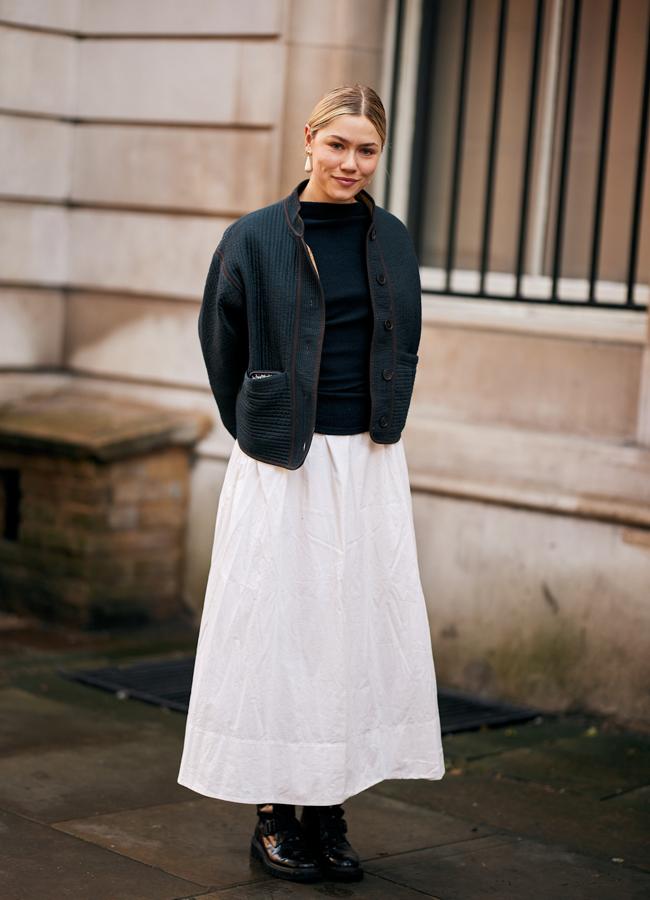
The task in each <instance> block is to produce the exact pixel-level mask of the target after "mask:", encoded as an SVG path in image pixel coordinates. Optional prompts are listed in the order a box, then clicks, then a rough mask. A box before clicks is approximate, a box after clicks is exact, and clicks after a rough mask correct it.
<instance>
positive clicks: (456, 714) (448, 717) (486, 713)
mask: <svg viewBox="0 0 650 900" xmlns="http://www.w3.org/2000/svg"><path fill="white" fill-rule="evenodd" d="M193 672H194V657H192V656H190V657H184V658H183V659H174V660H163V661H157V662H145V663H136V664H135V665H131V666H107V667H104V668H100V669H60V670H59V675H62V676H63V677H64V678H68V679H70V680H72V681H80V682H82V684H87V685H90V686H92V687H96V688H101V689H102V690H105V691H111V692H112V693H114V694H119V695H120V696H121V697H129V698H133V699H134V700H143V701H145V702H146V703H153V704H155V705H156V706H163V707H166V708H167V709H173V710H178V711H179V712H184V713H186V712H187V708H188V704H189V699H190V690H191V687H192V674H193ZM438 707H439V710H440V723H441V730H442V733H443V734H451V733H452V732H459V731H471V730H472V729H475V728H481V727H482V726H484V725H507V724H510V723H512V722H525V721H528V720H529V719H534V718H536V717H537V716H538V715H540V712H539V710H535V709H531V708H529V707H521V706H512V705H510V704H508V703H500V702H497V701H490V700H484V699H482V698H479V697H471V696H469V695H468V694H464V693H461V692H459V691H454V690H448V689H444V688H439V689H438Z"/></svg>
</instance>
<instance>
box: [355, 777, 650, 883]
mask: <svg viewBox="0 0 650 900" xmlns="http://www.w3.org/2000/svg"><path fill="white" fill-rule="evenodd" d="M373 790H376V791H378V792H379V793H382V794H384V796H389V797H394V798H396V799H399V800H402V801H403V802H405V803H412V804H413V805H414V806H423V807H426V808H427V809H432V810H435V811H438V812H444V813H447V815H450V816H453V817H454V818H460V819H466V820H468V821H470V822H471V823H472V824H475V825H483V826H487V827H488V828H493V829H497V830H499V831H501V830H503V831H509V832H512V833H517V834H520V835H523V836H526V837H530V838H533V839H536V840H540V841H549V842H552V843H556V844H562V845H564V846H566V847H567V849H569V850H574V851H576V852H586V853H593V854H594V855H596V856H602V857H604V858H605V859H610V858H611V857H623V858H625V859H626V860H628V861H629V862H630V863H633V864H634V865H637V866H639V867H641V868H645V869H647V870H648V871H650V827H649V820H648V815H647V813H646V812H645V810H639V809H635V808H628V807H624V806H623V805H622V804H616V805H615V804H613V803H612V801H598V800H591V799H590V798H588V797H579V798H576V797H575V796H574V795H571V794H568V793H566V792H564V793H560V792H559V791H558V790H556V789H555V788H551V787H548V786H545V785H537V784H530V783H527V782H518V781H510V780H508V779H505V778H497V777H496V776H495V777H491V776H481V775H472V774H463V775H456V776H455V775H452V774H449V773H448V774H446V775H445V777H444V778H443V779H442V780H441V781H439V782H428V781H424V780H420V779H414V780H413V781H410V780H408V781H405V780H401V781H400V780H394V779H390V780H386V781H383V782H381V784H379V785H377V786H376V787H374V788H373Z"/></svg>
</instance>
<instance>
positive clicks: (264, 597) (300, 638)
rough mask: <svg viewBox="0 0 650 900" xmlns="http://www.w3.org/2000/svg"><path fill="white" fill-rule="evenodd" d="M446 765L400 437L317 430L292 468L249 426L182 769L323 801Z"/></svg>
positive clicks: (238, 788) (189, 778) (187, 781)
mask: <svg viewBox="0 0 650 900" xmlns="http://www.w3.org/2000/svg"><path fill="white" fill-rule="evenodd" d="M444 772H445V768H444V758H443V751H442V742H441V734H440V719H439V713H438V701H437V692H436V675H435V670H434V661H433V655H432V645H431V637H430V632H429V623H428V618H427V611H426V605H425V599H424V594H423V591H422V585H421V581H420V575H419V569H418V559H417V552H416V543H415V530H414V524H413V512H412V506H411V493H410V484H409V477H408V470H407V464H406V457H405V453H404V445H403V443H402V440H401V439H400V440H399V441H397V443H393V444H378V443H375V442H374V441H373V440H372V439H371V437H370V434H369V432H367V431H366V432H362V433H358V434H342V435H338V434H321V433H319V432H315V433H314V435H313V439H312V444H311V446H310V449H309V453H308V455H307V458H306V460H305V462H304V463H303V465H302V466H300V467H299V468H298V469H293V470H292V469H286V468H284V467H282V466H277V465H272V464H270V463H265V462H261V461H260V460H257V459H254V458H252V457H250V456H248V455H247V454H246V453H244V451H242V449H241V448H240V446H239V444H238V443H237V441H235V443H234V445H233V449H232V453H231V456H230V459H229V461H228V466H227V469H226V474H225V478H224V482H223V486H222V489H221V494H220V496H219V503H218V508H217V516H216V525H215V532H214V542H213V550H212V561H211V567H210V573H209V578H208V584H207V590H206V594H205V602H204V606H203V613H202V618H201V625H200V630H199V636H198V642H197V649H196V662H195V667H194V675H193V681H192V691H191V696H190V702H189V710H188V715H187V724H186V728H185V739H184V745H183V752H182V759H181V763H180V771H179V774H178V783H179V784H182V785H184V786H186V787H188V788H190V789H191V790H193V791H196V792H198V793H200V794H204V795H206V796H209V797H218V798H220V799H223V800H231V801H234V802H239V803H294V804H300V805H318V806H322V805H331V804H335V803H342V802H343V801H344V800H346V799H347V798H348V797H350V796H352V795H354V794H356V793H358V792H359V791H362V790H364V789H365V788H368V787H370V786H371V785H373V784H376V783H377V782H379V781H382V780H384V779H387V778H427V779H439V778H442V777H443V775H444Z"/></svg>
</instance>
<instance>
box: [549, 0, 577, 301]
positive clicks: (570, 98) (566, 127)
mask: <svg viewBox="0 0 650 900" xmlns="http://www.w3.org/2000/svg"><path fill="white" fill-rule="evenodd" d="M581 6H582V4H581V0H574V4H573V19H572V23H571V45H570V47H569V60H568V67H569V68H568V74H567V89H566V100H565V106H564V122H563V135H562V163H561V168H560V178H559V182H558V189H557V212H556V223H555V246H554V248H553V282H552V289H551V297H552V298H553V299H555V300H557V299H558V296H557V283H558V279H559V277H560V268H561V265H562V245H563V239H564V224H565V223H564V214H565V208H566V189H567V182H568V176H569V148H570V146H571V126H572V123H573V102H574V100H575V78H576V69H577V65H578V37H579V33H580V12H581Z"/></svg>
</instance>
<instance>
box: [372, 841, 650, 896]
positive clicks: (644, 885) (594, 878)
mask: <svg viewBox="0 0 650 900" xmlns="http://www.w3.org/2000/svg"><path fill="white" fill-rule="evenodd" d="M366 868H367V870H368V872H369V873H371V874H373V875H381V876H382V877H383V878H386V879H389V880H391V881H393V882H394V883H395V884H399V885H400V886H402V887H410V888H412V889H413V890H417V891H422V892H424V894H425V895H429V896H431V895H435V896H438V897H440V898H441V900H486V898H495V900H496V898H499V900H512V898H520V897H521V898H523V897H525V898H526V900H623V898H625V900H647V898H648V896H649V895H650V894H649V892H650V876H648V875H647V874H645V873H642V872H638V871H636V870H634V869H630V868H624V867H623V866H621V865H617V864H615V863H607V862H604V861H601V860H597V859H593V858H592V857H589V856H584V855H581V854H577V853H570V852H568V851H566V850H563V849H562V848H559V847H555V846H550V845H548V844H540V843H538V842H536V841H531V840H526V839H524V838H518V837H511V836H506V835H498V834H493V835H487V836H486V837H482V838H479V839H477V840H475V841H463V842H462V843H459V844H455V845H454V844H452V845H447V846H446V847H435V848H431V849H426V850H419V851H415V852H413V853H402V854H400V855H398V856H391V857H389V858H387V859H384V860H375V861H373V862H370V863H368V864H367V866H366Z"/></svg>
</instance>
